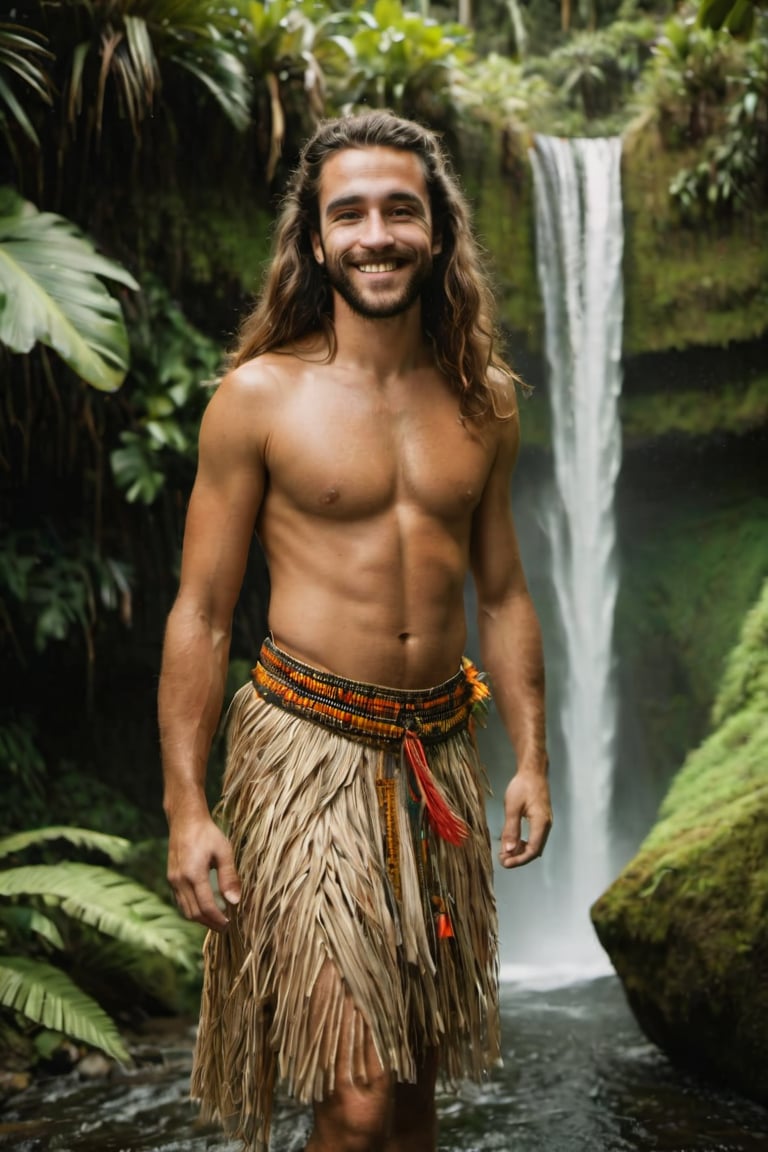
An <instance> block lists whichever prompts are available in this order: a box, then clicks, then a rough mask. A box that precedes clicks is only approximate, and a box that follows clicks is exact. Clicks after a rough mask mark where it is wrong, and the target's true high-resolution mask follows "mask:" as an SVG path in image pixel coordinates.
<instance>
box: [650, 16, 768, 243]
mask: <svg viewBox="0 0 768 1152" xmlns="http://www.w3.org/2000/svg"><path fill="white" fill-rule="evenodd" d="M734 71H735V70H734ZM729 90H730V92H731V94H732V98H731V102H730V104H729V106H728V109H727V113H726V118H725V124H724V126H723V127H722V128H721V130H720V131H719V132H717V133H715V135H714V138H713V140H712V141H711V142H709V145H708V148H707V150H706V152H705V155H704V157H703V159H701V160H700V161H699V162H698V163H697V164H695V165H693V166H691V167H685V168H682V169H680V171H679V172H678V173H677V174H676V175H675V177H674V178H673V180H672V181H671V183H670V187H669V192H670V196H671V197H672V200H673V201H674V202H675V204H676V205H677V207H678V209H679V210H680V213H681V216H682V217H683V219H684V220H686V221H692V220H699V219H702V218H707V217H709V218H717V217H722V216H723V215H730V214H731V213H732V212H734V211H736V210H738V209H745V208H746V209H749V208H755V207H759V206H760V204H761V203H762V200H763V198H764V196H765V194H766V191H768V179H767V178H766V169H767V168H768V39H763V38H758V39H756V40H754V41H753V42H752V43H751V44H749V45H748V47H747V49H746V52H745V53H744V57H743V68H742V70H741V73H740V74H739V73H738V72H735V74H734V75H732V76H731V77H730V78H729Z"/></svg>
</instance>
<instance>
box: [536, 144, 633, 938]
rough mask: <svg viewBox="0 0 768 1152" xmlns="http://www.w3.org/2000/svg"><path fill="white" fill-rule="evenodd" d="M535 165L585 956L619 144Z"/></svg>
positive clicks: (606, 759) (602, 810)
mask: <svg viewBox="0 0 768 1152" xmlns="http://www.w3.org/2000/svg"><path fill="white" fill-rule="evenodd" d="M531 158H532V163H533V171H534V181H535V191H536V246H537V261H538V273H539V282H540V286H541V292H542V297H543V302H544V312H545V334H546V355H547V364H548V389H549V395H550V402H551V410H552V441H553V452H554V467H555V481H556V491H557V495H556V499H555V500H554V501H553V502H552V506H551V507H550V509H549V511H548V519H549V523H548V526H547V527H548V534H549V538H550V541H551V547H552V567H553V582H554V586H555V595H556V599H557V606H558V609H559V615H560V620H561V624H562V633H563V643H564V648H565V661H564V665H565V667H564V673H563V677H562V680H563V683H562V684H561V685H560V691H559V693H558V695H559V698H560V708H559V722H560V725H561V728H562V745H563V753H562V754H563V756H564V757H565V761H566V763H565V765H564V770H565V771H564V774H565V780H566V789H567V797H566V798H565V807H566V809H567V810H566V811H561V821H560V827H559V830H558V836H559V837H561V838H562V841H563V846H564V850H565V853H566V855H567V861H566V862H565V863H566V866H565V867H563V866H562V862H561V866H560V868H559V869H558V871H559V873H560V876H559V879H558V886H559V887H560V888H561V889H564V890H562V891H561V893H560V895H561V898H562V897H564V898H565V899H564V901H562V906H563V907H564V908H567V909H568V910H569V915H571V916H573V917H574V920H573V925H572V929H573V939H572V940H571V946H572V947H575V948H576V950H577V951H578V950H579V948H581V949H582V950H584V949H586V951H587V952H589V950H590V948H596V947H597V946H596V944H594V943H593V940H592V936H591V933H590V930H589V924H588V918H587V909H588V907H589V905H590V904H591V902H592V901H593V900H594V899H595V898H596V897H597V896H598V895H599V894H600V892H601V891H602V890H603V889H604V888H605V887H606V885H607V884H608V883H609V881H610V880H611V878H612V874H611V869H612V861H611V849H610V827H609V816H610V807H611V786H612V778H613V771H614V744H615V733H616V692H615V686H614V656H613V617H614V607H615V602H616V592H617V584H618V578H617V571H616V562H615V537H616V530H615V518H614V487H615V481H616V476H617V474H618V470H619V464H620V459H621V428H620V424H619V414H618V398H619V394H620V390H621V368H620V357H621V329H622V312H623V286H622V276H621V259H622V247H623V226H622V205H621V185H620V161H621V142H620V140H619V139H599V140H560V139H555V138H552V137H542V136H539V137H537V138H536V144H535V149H534V150H532V153H531ZM564 825H565V827H564ZM579 938H580V939H579Z"/></svg>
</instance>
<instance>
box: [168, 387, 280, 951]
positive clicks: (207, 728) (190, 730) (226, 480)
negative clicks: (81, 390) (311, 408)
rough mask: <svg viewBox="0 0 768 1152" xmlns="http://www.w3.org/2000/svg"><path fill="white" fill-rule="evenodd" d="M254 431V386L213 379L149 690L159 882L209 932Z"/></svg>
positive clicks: (222, 852) (215, 921) (226, 849)
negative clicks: (213, 785) (221, 738)
mask: <svg viewBox="0 0 768 1152" xmlns="http://www.w3.org/2000/svg"><path fill="white" fill-rule="evenodd" d="M255 428H256V422H255V420H254V389H253V387H252V382H249V380H248V379H247V370H243V369H240V370H239V372H237V373H234V374H232V375H231V376H229V377H227V378H226V379H225V380H224V381H223V382H222V384H221V385H220V386H219V388H218V390H217V391H216V393H215V394H214V396H213V397H212V399H211V401H210V404H209V405H208V408H207V410H206V413H205V416H204V417H203V422H202V425H201V430H200V447H199V458H198V470H197V477H196V479H195V484H194V488H193V491H192V496H191V498H190V503H189V509H188V512H187V520H186V527H185V532H184V546H183V551H182V563H181V581H180V586H179V593H178V596H177V598H176V602H175V604H174V606H173V609H172V610H171V613H170V616H169V618H168V625H167V629H166V634H165V643H164V646H163V662H162V669H161V673H160V687H159V693H158V718H159V725H160V744H161V751H162V760H163V778H164V797H163V806H164V808H165V812H166V816H167V818H168V827H169V843H168V879H169V881H170V884H171V886H172V888H173V890H174V894H175V896H176V901H177V903H178V905H179V908H180V909H181V911H182V912H183V913H184V915H185V916H187V917H188V918H189V919H191V920H197V921H199V922H200V923H201V924H204V925H205V926H206V927H209V928H214V929H217V930H222V929H223V928H224V927H225V926H226V923H227V920H226V916H225V915H224V913H223V912H222V911H221V909H220V908H219V907H218V905H217V904H216V901H215V899H214V895H213V890H212V887H211V883H210V872H211V869H216V871H217V875H218V884H219V888H220V891H221V892H222V894H223V896H224V897H225V898H226V899H227V900H229V902H230V903H236V901H237V899H238V897H239V882H238V878H237V873H236V871H235V866H234V861H233V858H232V851H231V848H230V845H229V842H228V841H227V839H226V837H225V836H224V834H223V833H222V832H221V831H220V830H219V829H218V828H217V827H216V825H215V824H214V822H213V820H212V819H211V816H210V813H209V810H208V803H207V800H206V796H205V775H206V767H207V762H208V756H209V753H210V748H211V742H212V739H213V735H214V733H215V731H216V727H217V725H218V722H219V717H220V714H221V707H222V701H223V695H224V684H225V681H226V674H227V665H228V661H229V644H230V635H231V629H232V616H233V612H234V608H235V604H236V603H237V598H238V595H239V593H240V586H241V584H242V580H243V576H244V573H245V566H246V563H247V559H248V551H249V547H250V542H251V538H252V535H253V530H254V524H255V520H256V516H257V513H258V510H259V506H260V504H261V500H262V497H263V493H264V463H263V454H262V450H261V445H260V442H259V438H258V435H257V433H256V431H255Z"/></svg>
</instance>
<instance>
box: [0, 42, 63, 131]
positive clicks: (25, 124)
mask: <svg viewBox="0 0 768 1152" xmlns="http://www.w3.org/2000/svg"><path fill="white" fill-rule="evenodd" d="M46 59H52V57H51V53H50V52H48V51H47V50H46V48H45V46H44V43H43V37H42V36H40V34H39V33H37V32H36V31H35V30H34V29H26V28H23V27H22V26H21V25H19V24H11V23H4V24H0V131H2V134H3V136H4V137H5V139H6V143H7V144H8V145H9V146H10V147H11V149H12V150H14V151H15V149H14V145H13V135H12V133H11V132H10V130H9V124H8V119H9V117H10V119H12V120H13V121H15V123H16V124H18V126H19V128H21V130H22V132H23V133H24V135H25V136H26V137H27V138H28V139H29V140H31V141H32V143H33V144H35V145H39V143H40V141H39V139H38V135H37V132H36V131H35V129H34V126H33V124H32V121H31V120H30V118H29V116H28V115H27V112H26V111H25V108H24V105H23V103H22V102H21V101H20V100H19V98H18V96H17V95H16V92H15V90H14V83H13V81H14V79H16V80H21V82H22V83H23V84H24V85H26V88H27V89H28V90H31V91H32V92H34V93H35V94H36V95H37V96H38V97H39V98H40V99H41V100H43V101H45V103H47V104H50V103H51V94H50V81H49V78H48V73H47V71H46V68H45V66H44V64H43V61H44V60H46Z"/></svg>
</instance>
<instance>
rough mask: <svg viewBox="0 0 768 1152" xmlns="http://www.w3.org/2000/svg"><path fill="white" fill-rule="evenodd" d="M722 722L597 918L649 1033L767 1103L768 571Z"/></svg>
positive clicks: (674, 1055) (719, 713) (726, 687)
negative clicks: (767, 579)
mask: <svg viewBox="0 0 768 1152" xmlns="http://www.w3.org/2000/svg"><path fill="white" fill-rule="evenodd" d="M713 720H714V723H715V724H716V725H717V727H716V728H715V730H714V731H713V733H712V734H711V735H710V736H709V738H708V739H707V740H706V741H705V742H704V744H702V746H701V747H700V748H699V749H697V750H696V751H695V752H693V753H692V754H691V755H690V756H689V757H688V759H687V761H686V763H685V765H684V766H683V768H682V770H681V772H680V773H679V774H678V775H677V777H676V778H675V780H674V782H673V784H672V787H671V788H670V791H669V793H668V795H667V797H666V799H665V801H664V803H663V805H662V808H661V811H660V814H659V821H658V823H657V824H656V826H655V827H654V829H653V830H652V832H651V833H650V835H649V836H648V838H647V839H646V841H645V842H644V844H643V845H642V846H641V848H640V850H639V852H638V854H637V856H636V857H635V858H634V860H632V861H631V862H630V864H629V865H628V866H627V868H626V869H625V870H624V872H623V873H622V874H621V875H620V876H619V878H618V879H617V880H616V881H615V883H614V884H613V885H612V886H611V887H610V888H609V889H608V891H607V892H605V893H604V894H603V896H601V898H600V899H599V900H598V901H597V903H596V904H595V905H594V906H593V908H592V920H593V923H594V925H595V929H596V931H597V934H598V936H599V938H600V941H601V943H602V944H603V947H604V948H605V949H606V951H607V952H608V954H609V956H610V958H611V961H612V962H613V965H614V967H615V968H616V971H617V972H618V974H619V977H620V979H621V981H622V983H623V985H624V989H625V991H626V994H627V998H628V1000H629V1003H630V1006H631V1007H632V1010H633V1011H634V1013H635V1016H636V1017H637V1020H638V1022H639V1024H640V1026H641V1027H642V1028H643V1029H644V1031H645V1032H646V1034H647V1035H648V1036H649V1037H650V1039H651V1040H653V1041H654V1042H655V1043H657V1044H658V1045H659V1047H661V1048H662V1049H664V1050H665V1051H666V1052H667V1054H668V1055H669V1056H670V1058H671V1059H673V1060H674V1061H675V1062H677V1063H680V1064H682V1065H684V1066H686V1067H690V1068H693V1069H694V1070H697V1071H699V1072H703V1073H705V1074H707V1075H708V1076H710V1077H711V1078H713V1079H715V1080H717V1081H719V1082H721V1083H724V1084H727V1085H730V1086H731V1087H733V1088H735V1089H737V1090H738V1091H740V1092H742V1093H743V1094H744V1095H747V1096H750V1097H752V1098H754V1099H756V1100H758V1101H759V1102H761V1103H763V1104H768V582H766V584H765V585H764V588H763V592H762V595H761V598H760V599H759V601H758V603H757V605H756V606H755V607H754V608H753V609H752V611H751V612H750V614H749V616H748V617H747V620H746V622H745V625H744V629H743V632H742V636H741V640H740V642H739V644H738V645H737V647H736V648H735V649H734V651H733V652H732V654H731V657H730V659H729V662H728V665H727V667H726V671H725V675H724V677H723V681H722V684H721V688H720V693H719V695H718V699H717V701H716V704H715V708H714V711H713Z"/></svg>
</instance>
